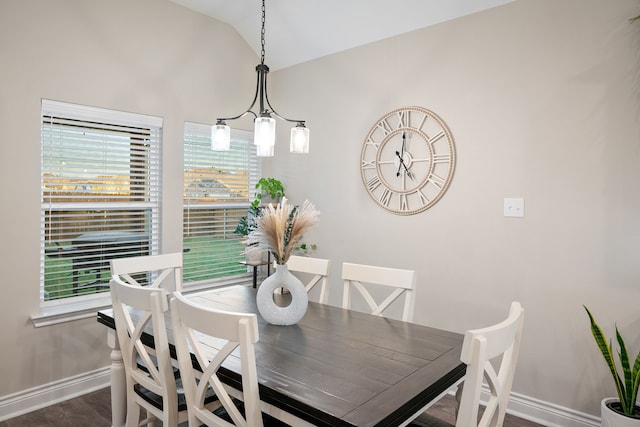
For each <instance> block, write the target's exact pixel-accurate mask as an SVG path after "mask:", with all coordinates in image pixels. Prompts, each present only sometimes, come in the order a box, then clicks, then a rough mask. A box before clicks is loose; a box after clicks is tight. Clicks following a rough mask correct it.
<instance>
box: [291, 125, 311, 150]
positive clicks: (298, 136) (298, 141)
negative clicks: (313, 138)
mask: <svg viewBox="0 0 640 427" xmlns="http://www.w3.org/2000/svg"><path fill="white" fill-rule="evenodd" d="M290 151H291V152H292V153H302V154H306V153H308V152H309V129H308V128H306V127H304V126H300V125H298V126H296V127H293V128H291V144H290Z"/></svg>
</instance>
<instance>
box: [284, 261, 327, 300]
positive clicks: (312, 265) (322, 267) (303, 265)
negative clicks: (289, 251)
mask: <svg viewBox="0 0 640 427" xmlns="http://www.w3.org/2000/svg"><path fill="white" fill-rule="evenodd" d="M287 267H288V268H289V271H292V272H299V273H306V274H310V275H313V277H312V278H311V280H309V282H307V284H306V285H305V288H306V289H307V293H309V292H310V291H311V289H312V288H313V287H314V286H316V285H317V284H318V283H320V297H319V298H318V302H320V303H322V304H326V303H327V301H328V300H329V290H328V286H327V276H328V275H329V269H330V268H331V261H330V260H328V259H321V258H311V257H306V256H297V255H292V256H291V257H289V260H288V261H287Z"/></svg>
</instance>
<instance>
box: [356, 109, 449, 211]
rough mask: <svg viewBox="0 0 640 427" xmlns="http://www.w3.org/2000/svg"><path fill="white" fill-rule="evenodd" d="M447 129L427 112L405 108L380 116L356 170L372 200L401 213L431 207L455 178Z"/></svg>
mask: <svg viewBox="0 0 640 427" xmlns="http://www.w3.org/2000/svg"><path fill="white" fill-rule="evenodd" d="M454 168H455V148H454V145H453V138H452V136H451V132H449V129H448V128H447V126H446V125H445V124H444V122H443V121H442V120H441V119H440V118H439V117H438V116H436V115H435V114H434V113H432V112H431V111H429V110H426V109H424V108H421V107H405V108H400V109H397V110H394V111H391V112H390V113H387V114H385V115H384V116H383V117H382V118H380V120H378V121H377V122H376V123H375V124H374V125H373V127H372V128H371V130H370V131H369V134H368V135H367V137H366V138H365V140H364V143H363V145H362V153H361V159H360V172H361V175H362V183H363V184H364V187H365V189H366V190H367V192H368V193H369V195H370V196H371V198H372V199H373V200H374V201H375V202H376V203H377V204H378V205H380V206H381V207H383V208H384V209H387V210H388V211H390V212H393V213H395V214H399V215H411V214H415V213H418V212H422V211H424V210H426V209H428V208H430V207H431V206H433V205H434V204H435V203H436V202H437V201H438V200H440V198H441V197H442V195H443V194H444V192H445V191H446V190H447V187H448V186H449V183H450V182H451V178H452V177H453V170H454Z"/></svg>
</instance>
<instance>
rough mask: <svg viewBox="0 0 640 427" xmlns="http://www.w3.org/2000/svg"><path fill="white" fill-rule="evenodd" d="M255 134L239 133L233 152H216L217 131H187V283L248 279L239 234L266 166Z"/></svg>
mask: <svg viewBox="0 0 640 427" xmlns="http://www.w3.org/2000/svg"><path fill="white" fill-rule="evenodd" d="M252 139H253V138H252V134H251V132H245V131H236V130H233V131H232V134H231V149H230V150H229V151H212V150H211V126H210V125H202V124H197V123H185V127H184V220H183V239H184V240H183V242H184V250H185V254H184V268H183V274H184V283H185V286H188V285H189V283H196V282H202V281H211V280H221V279H225V280H227V281H228V280H230V279H233V278H238V276H239V275H243V276H242V277H244V275H246V272H247V268H246V266H244V265H241V264H240V263H239V262H240V261H243V260H244V255H242V251H243V249H244V246H243V245H242V244H241V240H242V238H243V236H240V235H238V234H234V230H235V229H236V226H237V225H238V222H239V221H240V218H241V217H243V216H245V215H247V211H248V208H249V204H250V203H249V201H250V200H253V198H254V197H255V184H256V183H257V181H258V177H259V175H260V162H259V161H258V158H257V157H256V154H255V147H254V145H253V142H252Z"/></svg>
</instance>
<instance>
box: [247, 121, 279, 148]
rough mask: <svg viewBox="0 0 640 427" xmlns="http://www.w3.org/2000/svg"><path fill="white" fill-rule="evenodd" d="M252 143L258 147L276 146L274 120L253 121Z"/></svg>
mask: <svg viewBox="0 0 640 427" xmlns="http://www.w3.org/2000/svg"><path fill="white" fill-rule="evenodd" d="M254 124H255V127H254V133H253V143H254V144H255V145H257V146H258V147H268V146H271V147H273V146H274V145H276V119H274V118H272V117H258V118H256V119H255V121H254Z"/></svg>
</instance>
